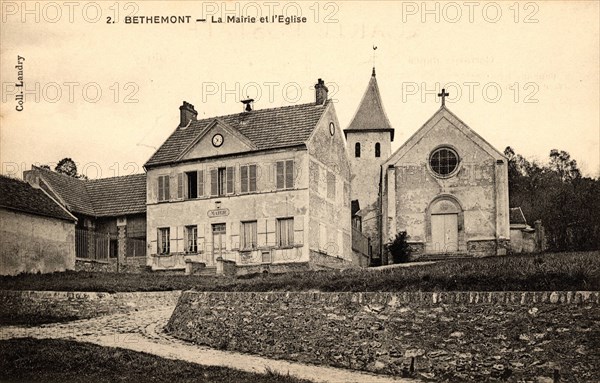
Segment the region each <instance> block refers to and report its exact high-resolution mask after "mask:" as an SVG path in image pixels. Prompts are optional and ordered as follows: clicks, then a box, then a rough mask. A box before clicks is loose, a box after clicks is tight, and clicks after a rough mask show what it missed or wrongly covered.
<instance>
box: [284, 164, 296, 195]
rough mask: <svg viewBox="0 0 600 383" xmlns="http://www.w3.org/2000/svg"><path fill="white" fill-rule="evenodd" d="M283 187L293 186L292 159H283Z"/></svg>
mask: <svg viewBox="0 0 600 383" xmlns="http://www.w3.org/2000/svg"><path fill="white" fill-rule="evenodd" d="M285 187H286V188H293V187H294V161H293V160H289V161H285Z"/></svg>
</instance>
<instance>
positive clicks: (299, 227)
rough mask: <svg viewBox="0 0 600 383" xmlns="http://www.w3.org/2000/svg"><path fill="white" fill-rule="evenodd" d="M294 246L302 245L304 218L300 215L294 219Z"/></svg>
mask: <svg viewBox="0 0 600 383" xmlns="http://www.w3.org/2000/svg"><path fill="white" fill-rule="evenodd" d="M294 244H296V245H302V244H304V216H302V215H297V216H295V217H294Z"/></svg>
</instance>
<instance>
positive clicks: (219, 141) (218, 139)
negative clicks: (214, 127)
mask: <svg viewBox="0 0 600 383" xmlns="http://www.w3.org/2000/svg"><path fill="white" fill-rule="evenodd" d="M212 144H213V146H214V147H216V148H218V147H219V146H221V145H223V135H222V134H219V133H217V134H215V135H214V136H213V138H212Z"/></svg>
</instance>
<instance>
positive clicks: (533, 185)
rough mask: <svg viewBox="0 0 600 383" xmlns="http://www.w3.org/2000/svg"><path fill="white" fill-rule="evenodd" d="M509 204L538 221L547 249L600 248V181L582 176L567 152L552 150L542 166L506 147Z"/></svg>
mask: <svg viewBox="0 0 600 383" xmlns="http://www.w3.org/2000/svg"><path fill="white" fill-rule="evenodd" d="M504 154H505V155H506V156H507V158H508V184H509V199H510V205H511V207H521V209H522V210H523V213H524V214H525V217H526V218H527V221H528V222H530V223H532V222H535V221H536V220H542V223H543V224H544V227H545V228H546V238H547V241H548V246H549V249H550V250H553V251H565V250H592V249H598V248H600V241H599V240H598V238H599V235H600V218H599V217H598V214H597V213H596V212H597V211H599V209H600V180H597V179H592V178H588V177H582V176H581V172H580V171H579V169H578V167H577V162H576V161H575V160H574V159H572V158H571V156H570V154H569V153H567V152H565V151H562V150H556V149H553V150H551V151H550V154H549V161H548V163H547V164H546V165H544V164H538V163H536V162H530V161H528V160H527V159H526V158H524V157H523V156H521V155H519V154H517V153H516V152H515V151H514V150H513V149H512V148H511V147H507V148H506V149H505V151H504Z"/></svg>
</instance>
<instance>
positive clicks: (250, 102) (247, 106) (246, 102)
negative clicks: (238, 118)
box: [242, 98, 254, 112]
mask: <svg viewBox="0 0 600 383" xmlns="http://www.w3.org/2000/svg"><path fill="white" fill-rule="evenodd" d="M242 104H244V112H251V111H252V108H253V107H254V99H253V98H249V99H247V100H242Z"/></svg>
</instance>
